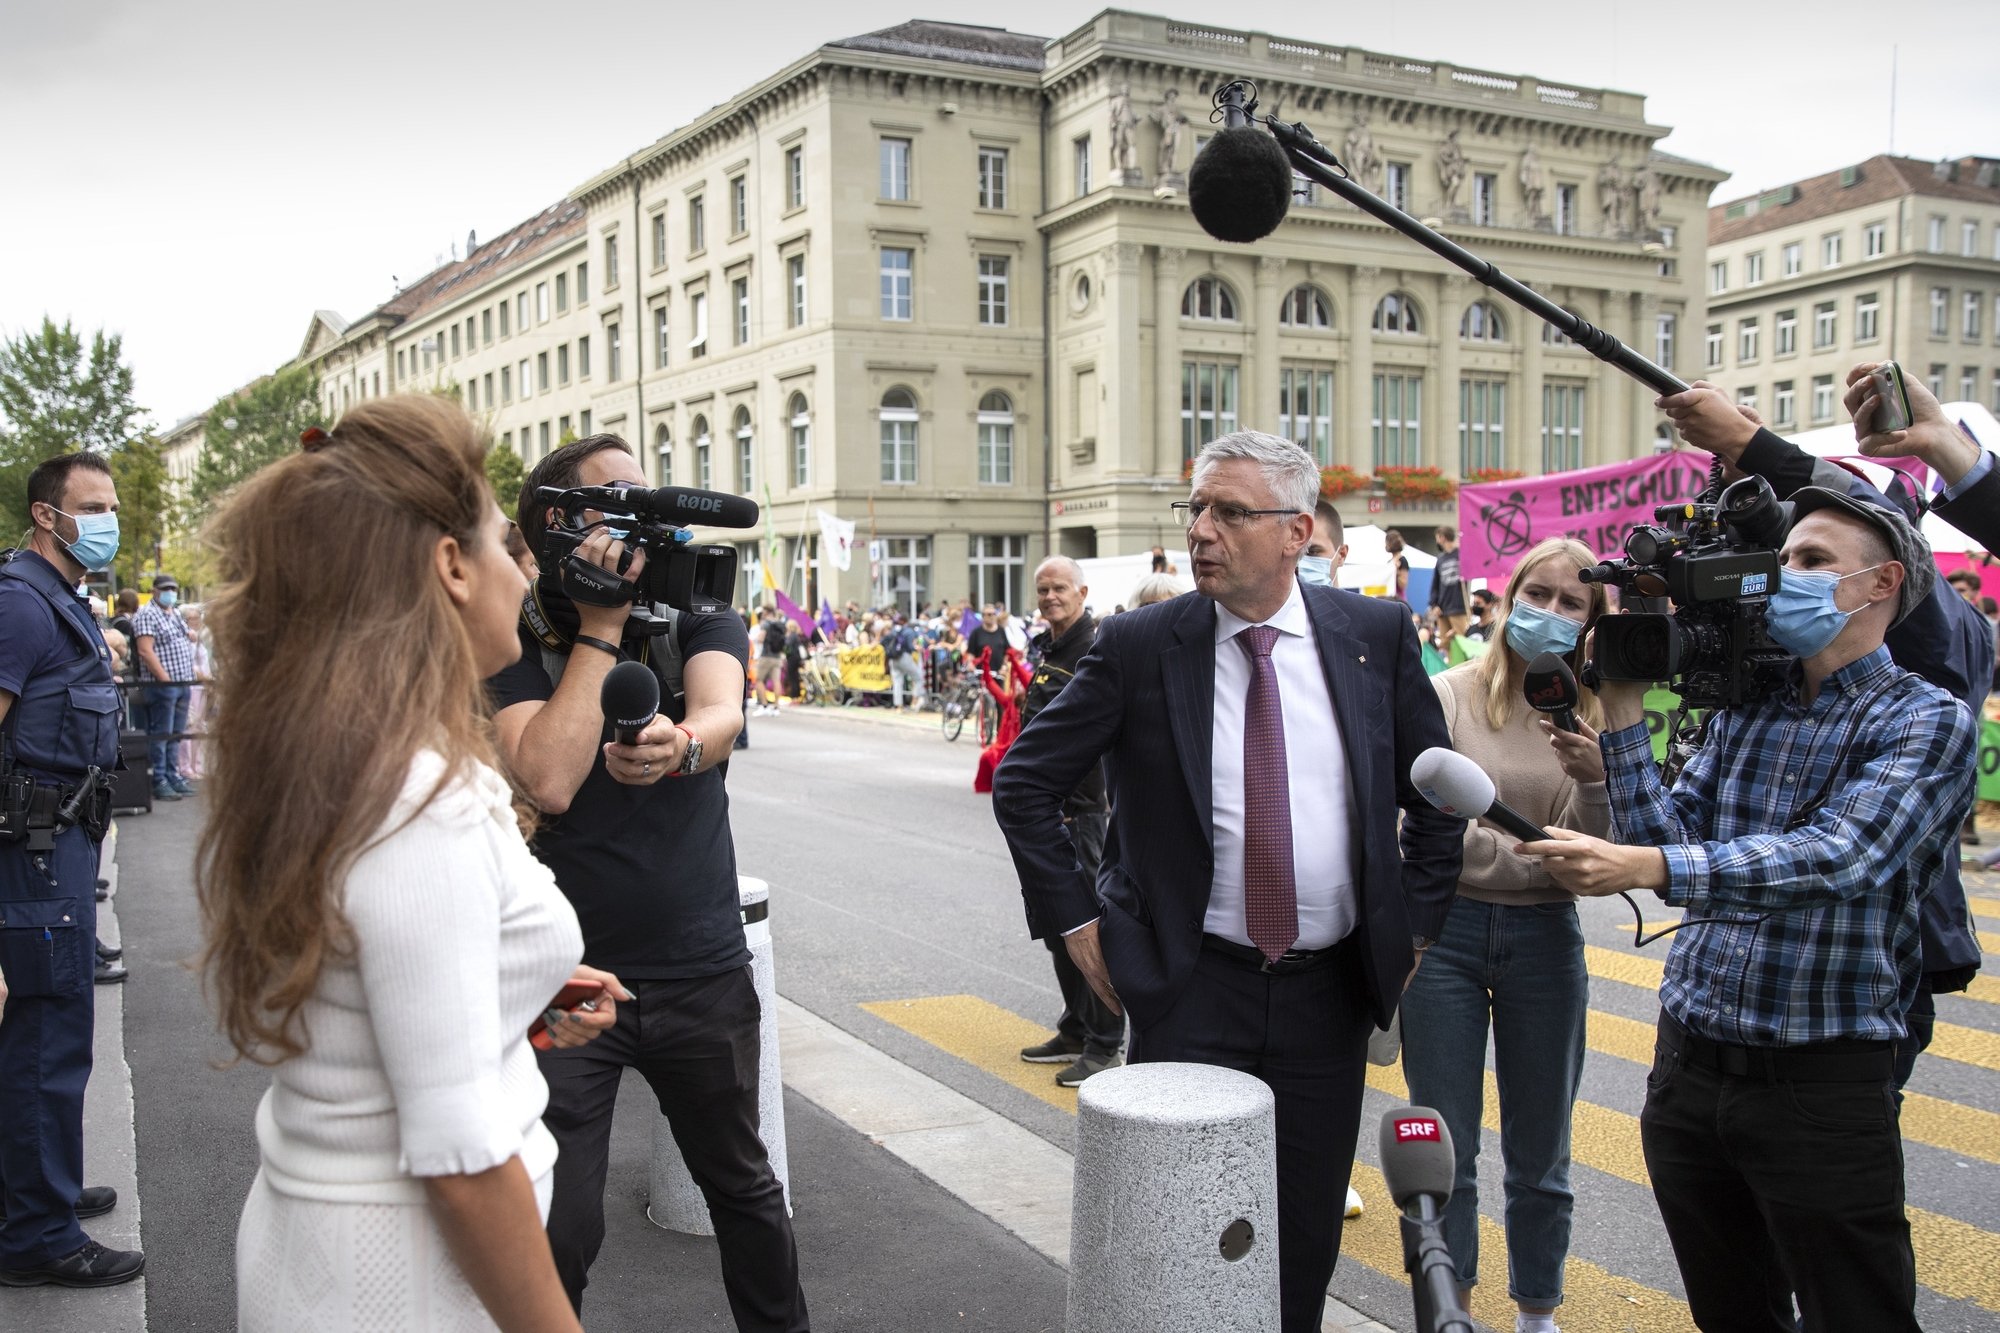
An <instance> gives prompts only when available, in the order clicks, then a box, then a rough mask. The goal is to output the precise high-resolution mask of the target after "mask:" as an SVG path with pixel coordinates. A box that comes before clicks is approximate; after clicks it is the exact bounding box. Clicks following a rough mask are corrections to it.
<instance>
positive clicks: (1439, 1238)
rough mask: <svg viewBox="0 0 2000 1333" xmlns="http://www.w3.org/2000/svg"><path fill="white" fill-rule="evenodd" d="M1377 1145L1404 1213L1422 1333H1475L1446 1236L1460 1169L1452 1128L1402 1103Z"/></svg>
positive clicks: (1387, 1117)
mask: <svg viewBox="0 0 2000 1333" xmlns="http://www.w3.org/2000/svg"><path fill="white" fill-rule="evenodd" d="M1376 1146H1377V1148H1378V1149H1379V1150H1380V1153H1381V1158H1382V1179H1383V1182H1384V1183H1385V1184H1387V1185H1388V1187H1389V1197H1390V1198H1391V1199H1394V1200H1395V1202H1396V1207H1397V1208H1398V1209H1399V1210H1400V1211H1401V1212H1402V1217H1401V1219H1400V1221H1401V1224H1402V1232H1403V1268H1404V1270H1405V1271H1406V1272H1408V1273H1409V1275H1410V1290H1411V1293H1412V1294H1413V1295H1414V1296H1415V1298H1416V1315H1417V1329H1418V1333H1472V1321H1471V1319H1469V1318H1468V1317H1467V1316H1466V1313H1465V1307H1464V1305H1463V1304H1462V1303H1461V1302H1460V1301H1459V1296H1458V1277H1457V1273H1456V1270H1455V1269H1454V1268H1453V1266H1452V1262H1451V1247H1450V1246H1449V1245H1448V1244H1446V1243H1445V1238H1444V1206H1445V1204H1446V1203H1448V1202H1450V1200H1451V1186H1452V1179H1453V1177H1454V1175H1456V1173H1457V1159H1456V1157H1455V1156H1454V1155H1453V1153H1452V1147H1451V1130H1450V1129H1448V1128H1446V1126H1445V1123H1444V1119H1443V1117H1441V1116H1439V1115H1438V1113H1437V1112H1436V1111H1433V1110H1431V1109H1429V1108H1428V1107H1423V1106H1399V1107H1396V1108H1394V1109H1393V1110H1388V1111H1384V1112H1383V1113H1382V1126H1381V1129H1380V1130H1379V1132H1378V1136H1377V1139H1376Z"/></svg>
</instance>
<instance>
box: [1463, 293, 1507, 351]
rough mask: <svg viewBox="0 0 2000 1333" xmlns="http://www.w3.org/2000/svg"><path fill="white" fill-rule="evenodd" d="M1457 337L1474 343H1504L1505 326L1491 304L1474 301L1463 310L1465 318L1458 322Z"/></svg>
mask: <svg viewBox="0 0 2000 1333" xmlns="http://www.w3.org/2000/svg"><path fill="white" fill-rule="evenodd" d="M1458 336H1459V337H1461V338H1463V339H1465V340H1466V341H1467V342H1474V343H1497V342H1504V341H1506V338H1507V326H1506V324H1505V323H1503V322H1502V321H1501V319H1500V312H1499V311H1498V310H1496V309H1494V308H1493V305H1492V303H1491V302H1489V301H1474V302H1473V303H1472V304H1471V305H1469V306H1467V307H1466V308H1465V318H1463V319H1461V320H1459V321H1458Z"/></svg>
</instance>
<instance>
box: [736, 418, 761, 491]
mask: <svg viewBox="0 0 2000 1333" xmlns="http://www.w3.org/2000/svg"><path fill="white" fill-rule="evenodd" d="M739 410H740V409H739ZM756 461H757V437H756V435H755V433H754V432H753V431H752V430H751V429H750V418H749V416H747V415H744V416H742V417H740V418H739V419H738V421H737V424H736V492H737V494H739V495H750V494H753V493H754V492H755V491H756V489H757V488H756V486H754V485H753V484H752V482H753V481H754V478H755V473H754V471H753V469H754V468H755V466H756Z"/></svg>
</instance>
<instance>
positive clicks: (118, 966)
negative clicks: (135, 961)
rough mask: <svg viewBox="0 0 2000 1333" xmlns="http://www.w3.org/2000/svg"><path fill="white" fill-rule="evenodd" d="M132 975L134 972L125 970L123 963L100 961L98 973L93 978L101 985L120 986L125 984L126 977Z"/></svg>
mask: <svg viewBox="0 0 2000 1333" xmlns="http://www.w3.org/2000/svg"><path fill="white" fill-rule="evenodd" d="M130 975H132V974H131V973H129V972H127V971H126V970H125V964H123V963H99V964H98V965H97V975H96V976H95V977H93V978H92V980H93V981H94V982H95V983H96V984H97V985H99V986H119V985H123V984H124V982H125V978H126V977H128V976H130Z"/></svg>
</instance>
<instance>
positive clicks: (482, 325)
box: [479, 306, 493, 347]
mask: <svg viewBox="0 0 2000 1333" xmlns="http://www.w3.org/2000/svg"><path fill="white" fill-rule="evenodd" d="M479 341H480V343H481V344H483V345H484V346H487V347H491V346H492V345H493V307H492V306H487V307H486V308H485V309H484V310H482V311H480V312H479Z"/></svg>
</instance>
